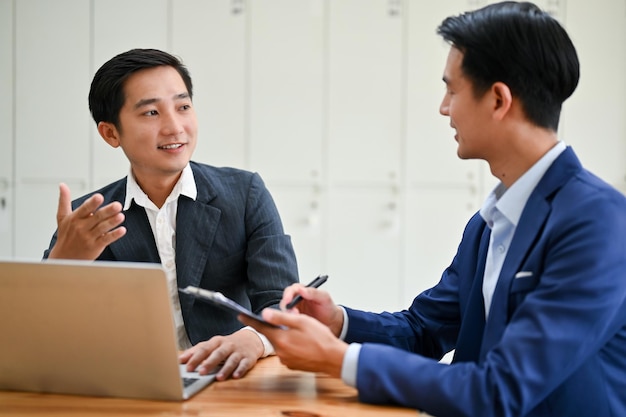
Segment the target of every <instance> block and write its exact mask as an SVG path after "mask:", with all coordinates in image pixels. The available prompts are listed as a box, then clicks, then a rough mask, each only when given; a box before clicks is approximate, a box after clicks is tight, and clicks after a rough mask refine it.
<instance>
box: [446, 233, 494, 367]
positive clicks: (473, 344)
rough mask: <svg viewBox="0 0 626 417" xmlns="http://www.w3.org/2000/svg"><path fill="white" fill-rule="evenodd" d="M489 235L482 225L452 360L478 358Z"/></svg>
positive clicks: (472, 360) (483, 327)
mask: <svg viewBox="0 0 626 417" xmlns="http://www.w3.org/2000/svg"><path fill="white" fill-rule="evenodd" d="M490 236H491V229H489V228H488V227H487V225H484V229H483V233H482V236H481V238H480V246H479V249H478V258H477V259H479V266H478V268H476V274H475V276H474V281H473V283H472V288H471V290H470V296H469V301H468V304H467V308H466V309H465V313H464V314H463V318H462V323H463V325H462V326H461V330H460V331H459V338H458V341H457V346H456V350H455V352H454V359H453V362H475V361H477V360H478V354H479V353H480V346H481V342H482V339H483V337H482V336H483V331H484V329H485V303H484V301H483V292H482V287H483V275H484V274H485V259H486V258H487V249H488V248H489V237H490Z"/></svg>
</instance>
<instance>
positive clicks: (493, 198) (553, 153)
mask: <svg viewBox="0 0 626 417" xmlns="http://www.w3.org/2000/svg"><path fill="white" fill-rule="evenodd" d="M565 148H566V145H565V143H564V142H562V141H558V142H557V144H556V145H554V146H553V147H552V149H550V150H549V151H548V152H546V154H545V155H544V156H542V157H541V159H539V160H538V161H537V162H535V164H534V165H533V166H532V167H530V169H529V170H528V171H526V172H525V173H524V174H523V175H522V176H521V177H520V178H519V179H518V180H517V181H515V182H514V183H513V185H511V187H510V188H508V189H507V188H506V187H505V186H504V184H503V183H499V184H498V185H496V187H495V188H494V189H493V191H492V192H491V193H490V194H489V195H488V196H487V198H486V199H485V202H484V203H483V206H482V207H481V209H480V215H481V217H482V218H483V219H484V220H485V221H486V222H489V220H490V219H492V217H493V210H494V208H497V209H498V211H500V212H501V213H502V214H503V215H504V216H505V217H506V218H507V219H508V220H509V221H510V222H511V223H512V224H513V225H514V226H517V224H518V222H519V219H520V217H522V211H523V210H524V206H526V202H527V201H528V198H529V197H530V194H531V193H532V192H533V190H534V189H535V187H536V186H537V184H539V181H541V178H542V177H543V176H544V174H545V173H546V171H547V170H548V168H550V165H552V163H553V162H554V161H555V160H556V158H558V156H559V155H560V154H561V152H563V151H564V150H565Z"/></svg>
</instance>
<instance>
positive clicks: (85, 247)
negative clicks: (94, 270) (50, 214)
mask: <svg viewBox="0 0 626 417" xmlns="http://www.w3.org/2000/svg"><path fill="white" fill-rule="evenodd" d="M103 201H104V197H102V195H101V194H94V195H92V196H91V197H89V198H88V199H87V200H86V201H85V202H84V203H83V204H82V205H81V206H80V207H78V208H77V209H76V210H74V211H72V199H71V195H70V189H69V188H68V186H67V185H65V184H60V185H59V207H58V209H57V241H56V243H55V245H54V247H53V248H52V250H51V251H50V255H49V258H60V259H87V260H94V259H96V258H97V257H98V256H99V255H100V254H101V253H102V251H103V250H104V248H106V247H107V246H108V245H109V244H111V243H113V242H115V241H116V240H118V239H119V238H121V237H122V236H124V235H125V234H126V228H125V227H117V226H119V225H120V224H122V222H123V221H124V213H122V205H121V204H120V203H119V202H117V201H115V202H113V203H110V204H107V205H106V206H104V207H100V205H101V204H102V203H103Z"/></svg>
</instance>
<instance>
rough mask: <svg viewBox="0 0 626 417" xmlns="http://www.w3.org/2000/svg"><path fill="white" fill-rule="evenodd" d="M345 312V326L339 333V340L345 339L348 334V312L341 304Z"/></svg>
mask: <svg viewBox="0 0 626 417" xmlns="http://www.w3.org/2000/svg"><path fill="white" fill-rule="evenodd" d="M339 308H341V311H342V312H343V327H341V333H339V340H345V339H346V334H348V312H347V311H346V309H345V308H343V306H339Z"/></svg>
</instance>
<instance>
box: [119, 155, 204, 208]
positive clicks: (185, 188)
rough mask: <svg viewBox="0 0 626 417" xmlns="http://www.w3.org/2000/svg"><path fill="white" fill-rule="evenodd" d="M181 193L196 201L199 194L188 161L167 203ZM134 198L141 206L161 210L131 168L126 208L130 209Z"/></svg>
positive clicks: (127, 182)
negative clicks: (144, 189) (140, 184)
mask: <svg viewBox="0 0 626 417" xmlns="http://www.w3.org/2000/svg"><path fill="white" fill-rule="evenodd" d="M181 195H184V196H186V197H189V198H191V199H192V200H194V201H195V199H196V197H197V195H198V188H197V187H196V180H195V178H194V176H193V171H192V170H191V165H189V163H187V165H186V166H185V168H183V171H182V173H181V175H180V178H179V179H178V182H176V185H175V186H174V189H172V192H171V193H170V195H169V196H168V197H167V199H166V200H165V202H166V203H167V202H169V201H172V200H178V197H180V196H181ZM133 200H135V203H137V204H138V205H140V206H141V207H145V208H150V209H153V210H156V211H158V210H159V209H158V208H157V207H156V206H155V205H154V203H153V202H152V201H150V199H149V198H148V196H147V195H146V193H144V192H143V190H142V189H141V187H140V186H139V184H138V183H137V180H136V179H135V176H134V175H133V171H132V169H131V170H130V171H129V173H128V176H127V180H126V199H125V200H124V210H128V209H129V208H130V203H131V202H132V201H133Z"/></svg>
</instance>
